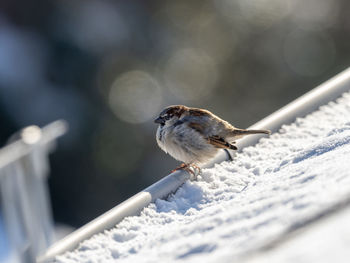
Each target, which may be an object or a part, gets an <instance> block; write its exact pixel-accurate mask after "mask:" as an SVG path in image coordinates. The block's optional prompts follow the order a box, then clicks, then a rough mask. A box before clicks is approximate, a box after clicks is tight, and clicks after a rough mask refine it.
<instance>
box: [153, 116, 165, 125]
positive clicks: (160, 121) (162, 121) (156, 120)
mask: <svg viewBox="0 0 350 263" xmlns="http://www.w3.org/2000/svg"><path fill="white" fill-rule="evenodd" d="M154 122H155V123H159V124H163V123H164V119H163V118H162V117H158V118H157V119H155V120H154Z"/></svg>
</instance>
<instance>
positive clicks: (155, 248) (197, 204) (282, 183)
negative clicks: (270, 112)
mask: <svg viewBox="0 0 350 263" xmlns="http://www.w3.org/2000/svg"><path fill="white" fill-rule="evenodd" d="M349 156H350V94H349V93H347V94H345V95H344V96H343V97H342V98H341V99H339V100H338V101H337V102H332V103H330V104H329V105H327V106H322V107H321V108H320V110H318V111H315V112H314V113H312V114H310V115H308V116H307V117H305V118H300V119H297V120H296V121H295V122H294V123H293V124H291V125H286V126H283V127H282V128H281V129H280V131H279V132H277V133H274V134H272V135H271V136H270V137H269V138H263V139H261V140H260V142H259V143H258V144H257V145H255V146H251V147H247V148H246V149H244V150H243V152H242V153H238V154H237V155H236V156H235V157H234V161H233V162H224V163H221V164H218V165H215V167H214V168H210V169H204V170H203V171H202V175H200V176H199V177H198V181H194V182H190V181H188V182H187V183H185V184H184V185H183V186H182V187H181V188H180V189H179V190H178V191H177V192H176V193H175V194H173V195H171V196H170V197H169V198H168V199H167V200H157V201H156V203H155V204H151V205H149V206H148V207H147V208H145V209H144V210H143V211H142V213H141V215H140V216H133V217H128V218H126V219H124V220H123V221H122V222H121V223H120V224H118V225H117V226H116V227H115V228H113V229H111V230H108V231H105V232H104V233H101V234H98V235H95V236H93V237H92V238H91V239H89V240H86V241H84V242H82V243H81V244H80V245H79V247H78V248H77V249H76V250H75V251H73V252H68V253H65V254H64V255H61V256H58V257H57V258H56V260H57V261H58V262H72V263H73V262H174V261H179V262H233V260H234V259H242V260H248V261H250V260H252V261H253V262H259V257H258V255H259V253H255V252H256V250H257V249H258V248H261V247H263V246H266V245H267V244H269V242H272V241H273V240H276V239H278V238H280V237H283V236H284V235H286V234H287V233H289V232H291V231H292V230H293V229H296V228H298V226H300V225H302V224H303V223H304V222H307V221H308V220H309V219H310V218H312V217H314V216H315V215H317V214H320V213H322V211H326V210H327V209H329V208H331V207H333V206H335V205H337V204H338V203H339V202H342V201H343V200H345V199H346V198H348V197H349V195H350V157H349ZM349 219H350V213H347V220H339V224H336V225H337V226H338V228H339V227H340V228H341V227H343V228H344V229H347V233H349V232H350V231H349V228H350V227H349V226H348V225H349V224H347V223H346V222H349ZM326 225H327V224H326ZM322 229H323V228H322ZM326 229H327V228H326ZM342 232H343V231H334V232H333V231H331V228H328V231H326V232H325V233H327V236H325V237H324V240H323V243H324V244H323V246H321V247H322V255H329V254H332V253H333V252H332V251H333V248H332V246H337V248H340V249H338V250H337V253H338V254H337V258H342V257H341V256H342V254H341V253H345V251H347V249H346V244H347V245H348V247H347V248H348V250H349V249H350V241H349V240H350V239H349V237H348V238H347V239H344V242H345V243H344V242H343V241H342V240H343V238H342V237H341V236H340V234H341V233H342ZM303 233H304V232H303ZM307 233H308V232H305V233H304V234H300V235H304V236H305V235H306V236H307V238H308V239H307V238H306V240H308V241H307V242H306V241H305V238H304V239H301V240H304V241H303V243H299V242H297V244H299V248H298V246H297V244H295V245H293V242H292V243H291V244H289V245H288V246H286V245H285V244H284V247H283V249H282V251H283V253H282V252H281V253H280V254H281V255H283V257H282V256H276V255H277V254H274V253H272V252H271V251H270V252H269V258H273V259H274V260H275V262H285V261H288V260H289V261H290V262H298V260H296V261H293V260H294V259H298V258H299V259H302V258H304V259H307V260H308V261H305V262H315V261H314V259H317V262H322V261H323V262H326V261H327V260H329V258H328V259H327V257H326V256H323V257H320V256H317V255H319V252H320V251H318V249H317V247H316V248H315V247H313V246H311V244H310V243H312V242H314V241H315V242H316V241H319V239H320V237H319V235H317V233H318V232H317V231H316V232H315V231H314V232H311V233H314V234H313V235H312V234H310V235H308V234H307ZM315 233H316V234H315ZM328 239H329V240H332V242H330V243H329V244H327V243H325V242H327V240H328ZM346 242H347V243H346ZM300 244H304V245H303V246H302V248H303V249H300ZM308 244H310V248H308V247H307V246H308ZM339 244H342V245H339ZM344 244H345V245H344ZM342 246H343V247H344V249H341V248H342ZM303 253H304V254H303ZM348 254H349V253H347V255H348ZM251 255H252V257H250V256H251ZM344 255H345V254H344ZM345 260H346V258H344V262H345ZM265 261H266V262H268V260H266V258H265ZM265 261H264V262H265ZM338 262H339V261H338Z"/></svg>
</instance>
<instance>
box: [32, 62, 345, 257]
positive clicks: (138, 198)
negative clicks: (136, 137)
mask: <svg viewBox="0 0 350 263" xmlns="http://www.w3.org/2000/svg"><path fill="white" fill-rule="evenodd" d="M348 90H350V68H348V69H347V70H344V71H343V72H341V73H340V74H338V75H336V76H335V77H333V78H332V79H330V80H329V81H326V82H325V83H323V84H321V85H320V86H318V87H316V88H314V89H313V90H311V91H310V92H308V93H306V94H305V95H303V96H301V97H300V98H298V99H296V100H294V101H293V102H291V103H289V104H288V105H286V106H285V107H283V108H281V109H280V110H278V111H276V112H274V113H273V114H271V115H269V116H268V117H266V118H264V119H263V120H261V121H259V122H258V123H256V124H254V125H253V126H251V127H249V128H250V129H270V130H271V131H272V132H274V131H277V130H278V129H279V128H280V127H281V126H282V125H283V124H288V123H291V122H293V121H294V120H295V119H296V118H297V117H303V116H305V115H307V114H309V113H311V112H312V111H314V110H316V109H317V108H318V107H320V106H321V105H324V104H325V103H327V102H329V101H331V100H334V99H336V98H338V97H339V96H341V94H342V93H344V92H346V91H348ZM259 138H261V136H254V135H252V136H249V137H245V138H243V139H241V140H239V141H237V146H238V147H239V149H242V148H243V147H246V146H249V145H254V144H255V143H256V142H257V141H258V140H259ZM228 159H229V158H228V155H227V154H226V153H225V152H224V151H221V152H220V153H219V154H218V155H217V156H216V157H215V158H214V159H213V160H212V161H211V162H209V163H208V164H206V165H205V166H204V167H211V166H213V165H214V164H215V163H220V162H222V161H225V160H228ZM189 179H190V175H189V174H188V173H187V172H185V171H176V172H175V173H172V174H170V175H168V176H166V177H164V178H163V179H161V180H160V181H158V182H156V183H154V184H153V185H151V186H150V187H148V188H146V189H145V190H144V191H142V192H140V193H138V194H136V195H134V196H133V197H131V198H129V199H128V200H126V201H124V202H123V203H121V204H119V205H118V206H116V207H114V208H112V209H111V210H109V211H108V212H106V213H105V214H103V215H101V216H100V217H98V218H96V219H95V220H93V221H91V222H90V223H88V224H86V225H85V226H83V227H81V228H80V229H78V230H76V231H75V232H73V233H71V234H70V235H68V236H67V237H65V238H63V239H62V240H60V241H58V242H56V243H55V244H53V245H52V246H51V247H50V248H49V249H48V250H47V251H46V253H45V254H44V255H42V256H41V257H39V259H38V262H48V261H50V260H53V259H54V257H55V256H57V255H59V254H62V253H64V252H66V251H69V250H72V249H74V248H76V247H77V246H78V244H79V243H80V242H81V241H83V240H85V239H87V238H89V237H91V236H92V235H94V234H97V233H99V232H102V231H103V230H106V229H109V228H112V227H114V226H115V225H116V224H117V223H119V222H120V221H121V220H123V219H124V218H125V217H127V216H132V215H137V214H138V213H139V212H140V211H141V210H142V209H143V208H144V207H146V206H147V205H149V204H150V203H151V202H154V201H155V200H156V199H157V198H164V197H166V196H168V195H169V194H170V193H173V192H175V191H176V190H177V189H178V188H179V187H180V186H181V185H182V184H183V183H184V182H186V181H187V180H189Z"/></svg>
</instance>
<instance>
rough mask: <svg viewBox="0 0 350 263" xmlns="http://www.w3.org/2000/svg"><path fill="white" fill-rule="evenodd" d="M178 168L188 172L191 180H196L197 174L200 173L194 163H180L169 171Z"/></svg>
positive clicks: (199, 169)
mask: <svg viewBox="0 0 350 263" xmlns="http://www.w3.org/2000/svg"><path fill="white" fill-rule="evenodd" d="M178 170H185V171H186V172H188V173H189V174H191V175H192V176H191V181H195V180H197V177H198V175H200V174H201V172H202V170H201V168H200V167H199V166H197V165H195V164H185V163H183V164H181V165H180V166H179V167H177V168H175V169H174V170H172V171H171V172H172V173H173V172H176V171H178Z"/></svg>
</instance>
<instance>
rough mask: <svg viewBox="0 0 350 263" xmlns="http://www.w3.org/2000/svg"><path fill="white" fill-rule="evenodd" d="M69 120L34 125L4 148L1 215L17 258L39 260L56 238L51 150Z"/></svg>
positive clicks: (1, 155)
mask: <svg viewBox="0 0 350 263" xmlns="http://www.w3.org/2000/svg"><path fill="white" fill-rule="evenodd" d="M65 130H66V124H65V123H64V122H62V121H58V122H54V123H52V124H50V125H48V126H46V127H44V128H43V129H40V128H39V127H37V126H30V127H27V128H25V129H23V130H22V131H21V132H19V133H17V134H16V135H14V136H13V137H12V138H11V139H10V141H9V143H8V145H7V146H5V147H3V148H2V149H0V196H1V197H0V198H1V199H0V201H1V204H0V213H1V214H0V216H2V217H3V220H1V221H0V222H3V223H4V225H5V227H4V228H5V230H6V235H7V241H8V245H9V251H10V255H9V257H12V260H13V261H15V262H36V258H37V256H38V255H39V254H41V253H43V252H44V251H45V250H46V249H47V248H48V247H49V246H50V245H51V244H52V243H53V241H54V227H53V220H52V215H51V206H50V202H49V194H48V188H47V176H48V172H49V164H48V154H49V152H50V151H51V150H52V147H53V146H54V143H55V140H56V138H57V137H59V136H61V135H62V134H64V133H65Z"/></svg>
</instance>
